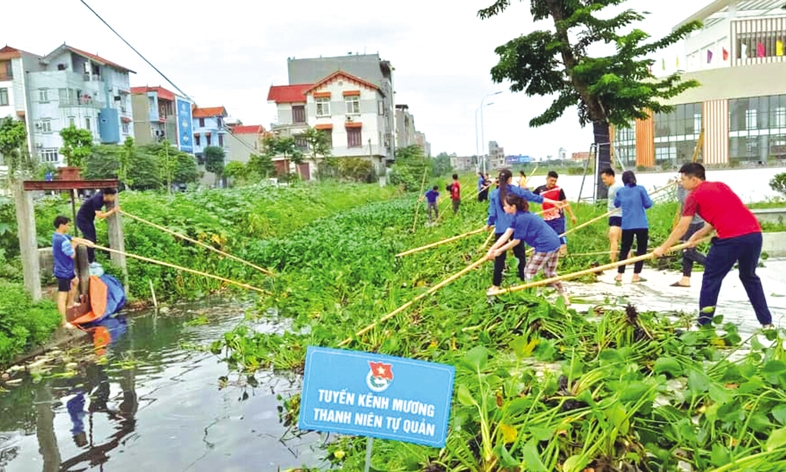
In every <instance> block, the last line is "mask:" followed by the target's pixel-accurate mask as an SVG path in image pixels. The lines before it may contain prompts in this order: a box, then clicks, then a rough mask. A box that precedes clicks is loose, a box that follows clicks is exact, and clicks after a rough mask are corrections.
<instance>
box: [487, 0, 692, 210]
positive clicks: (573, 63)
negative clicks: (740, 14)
mask: <svg viewBox="0 0 786 472" xmlns="http://www.w3.org/2000/svg"><path fill="white" fill-rule="evenodd" d="M521 1H524V0H521ZM623 3H625V0H530V4H531V8H530V12H531V14H532V17H533V19H534V20H535V21H540V20H551V21H552V22H553V24H554V27H553V29H551V30H548V31H545V30H537V31H533V32H531V33H529V34H527V35H523V36H519V37H518V38H515V39H513V40H511V41H508V42H507V43H506V44H504V45H502V46H499V47H497V48H496V49H495V52H496V53H497V55H498V56H499V58H500V59H499V63H498V64H497V65H496V66H494V67H493V68H492V69H491V77H492V80H494V82H496V83H500V82H502V81H504V80H508V81H510V83H511V85H510V89H511V91H513V92H521V91H523V92H524V93H526V94H527V95H529V96H533V95H541V96H542V95H549V96H555V99H554V102H553V103H552V104H551V106H550V107H549V108H548V109H547V110H546V111H544V112H543V113H542V114H541V115H540V116H538V117H536V118H533V119H532V120H531V121H530V122H529V125H530V126H531V127H537V126H542V125H545V124H548V123H552V122H554V121H555V120H556V119H557V118H559V117H560V116H562V114H563V113H564V112H565V110H566V109H567V108H569V107H571V106H577V107H578V118H579V123H580V124H581V125H582V126H585V125H587V124H590V123H591V124H592V126H593V131H594V135H595V144H596V147H597V149H598V159H599V166H598V172H600V170H602V169H604V168H606V167H610V166H611V156H610V146H609V145H608V143H609V142H610V139H609V127H610V125H614V126H617V127H623V128H627V127H629V126H630V123H631V121H633V120H634V119H637V118H638V119H647V118H648V117H649V113H650V112H653V113H667V112H670V111H671V110H672V107H669V106H665V105H663V101H664V100H668V99H670V98H673V97H675V96H677V95H679V94H681V93H682V92H684V91H685V90H687V89H689V88H692V87H697V86H698V85H699V84H698V82H696V81H693V80H689V81H682V80H681V79H680V77H679V74H677V73H675V74H672V75H670V76H668V77H665V78H660V79H659V78H656V77H654V76H653V75H652V73H651V72H650V66H651V65H652V64H653V63H654V60H653V59H648V58H647V57H646V56H648V55H651V54H652V53H654V52H656V51H658V50H661V49H663V48H665V47H668V46H670V45H672V44H675V43H677V42H678V41H680V40H681V39H683V38H685V37H686V36H688V35H689V34H690V33H691V32H692V31H694V30H696V29H699V28H701V23H700V22H691V23H688V24H685V25H683V26H681V27H679V28H677V29H675V30H674V31H672V33H671V34H669V35H667V36H665V37H663V38H662V39H660V40H657V41H648V40H649V39H650V36H649V35H648V34H647V33H645V32H644V31H642V30H640V29H636V28H633V29H631V30H630V31H629V32H627V33H622V32H621V31H622V30H624V29H626V28H627V27H629V26H630V25H632V24H634V23H636V22H639V21H641V20H643V19H644V15H642V14H641V13H638V12H636V11H634V10H630V9H628V10H625V11H623V12H621V13H619V14H617V15H614V16H611V18H607V19H606V18H601V17H600V13H601V12H602V11H603V10H604V9H605V8H607V7H615V6H618V5H621V4H623ZM510 4H511V0H497V1H496V2H495V3H494V4H493V5H491V6H490V7H488V8H485V9H482V10H480V11H479V12H478V16H479V17H480V18H481V19H487V18H490V17H492V16H495V15H499V14H501V13H503V12H504V11H505V10H506V9H507V8H508V7H509V6H510ZM607 16H608V15H607ZM598 43H602V44H607V45H611V44H613V45H614V46H615V47H616V52H615V53H614V54H612V55H608V56H598V57H592V56H589V55H588V52H587V51H588V49H589V48H590V47H591V46H592V45H594V44H598ZM596 181H597V185H598V191H597V195H598V197H599V198H606V197H607V189H606V188H605V186H603V185H602V184H601V183H600V175H597V176H596Z"/></svg>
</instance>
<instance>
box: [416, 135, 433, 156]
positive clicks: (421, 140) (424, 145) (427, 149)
mask: <svg viewBox="0 0 786 472" xmlns="http://www.w3.org/2000/svg"><path fill="white" fill-rule="evenodd" d="M415 144H417V145H418V146H420V149H422V150H423V155H424V156H426V157H431V143H430V142H428V141H427V140H426V133H423V132H420V131H415Z"/></svg>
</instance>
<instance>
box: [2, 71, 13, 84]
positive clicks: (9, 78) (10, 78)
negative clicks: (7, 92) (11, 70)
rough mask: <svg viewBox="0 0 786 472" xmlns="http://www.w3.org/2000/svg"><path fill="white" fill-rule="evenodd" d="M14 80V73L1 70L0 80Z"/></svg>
mask: <svg viewBox="0 0 786 472" xmlns="http://www.w3.org/2000/svg"><path fill="white" fill-rule="evenodd" d="M11 80H14V74H6V73H5V72H0V82H6V81H11Z"/></svg>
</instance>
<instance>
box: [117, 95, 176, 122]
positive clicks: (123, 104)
mask: <svg viewBox="0 0 786 472" xmlns="http://www.w3.org/2000/svg"><path fill="white" fill-rule="evenodd" d="M120 111H122V112H123V113H125V112H126V111H127V110H126V101H125V99H124V98H121V99H120ZM164 118H166V115H164Z"/></svg>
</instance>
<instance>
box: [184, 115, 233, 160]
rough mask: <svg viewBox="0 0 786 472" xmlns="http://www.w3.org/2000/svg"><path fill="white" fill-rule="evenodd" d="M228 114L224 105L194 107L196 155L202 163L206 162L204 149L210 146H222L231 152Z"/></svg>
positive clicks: (227, 151)
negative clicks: (228, 136) (227, 123)
mask: <svg viewBox="0 0 786 472" xmlns="http://www.w3.org/2000/svg"><path fill="white" fill-rule="evenodd" d="M227 115H228V113H227V110H226V108H224V107H223V106H220V107H207V108H194V109H193V111H192V121H193V126H192V128H193V130H194V155H195V156H196V157H197V159H198V160H199V163H200V164H204V151H205V148H206V147H208V146H217V147H222V148H224V150H225V152H226V153H229V142H228V140H227V135H228V134H229V129H228V128H227V126H226V123H225V120H226V117H227Z"/></svg>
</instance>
